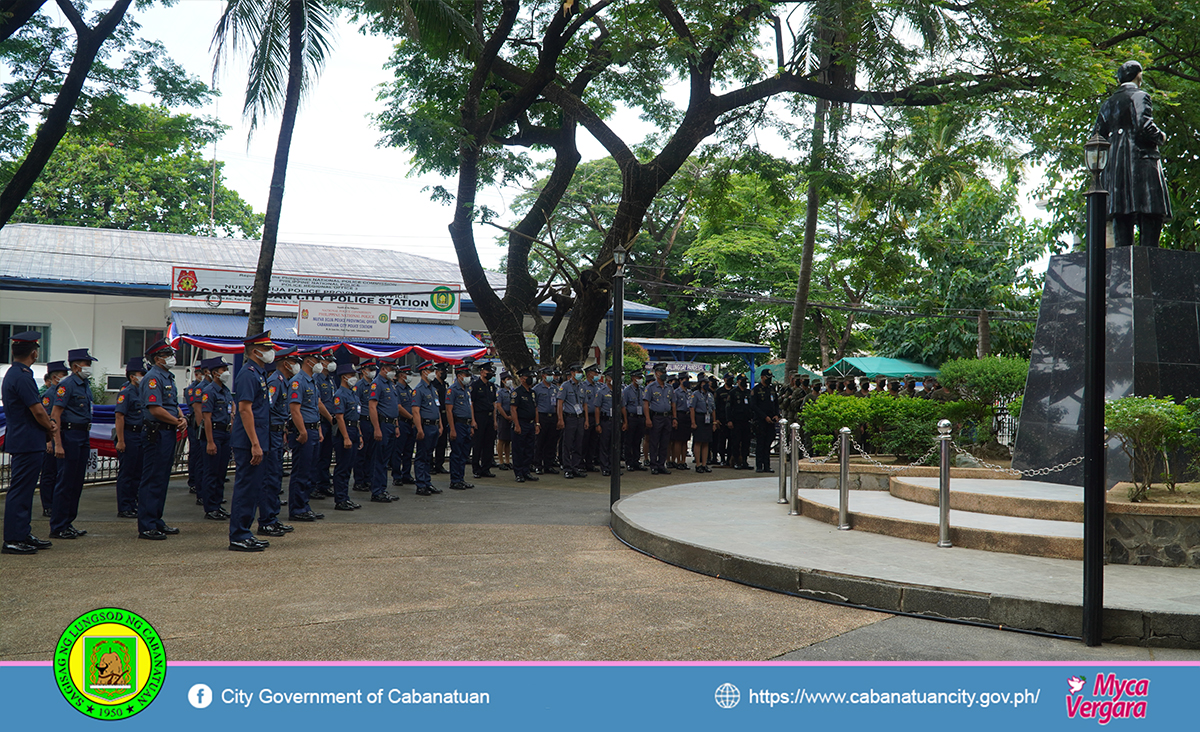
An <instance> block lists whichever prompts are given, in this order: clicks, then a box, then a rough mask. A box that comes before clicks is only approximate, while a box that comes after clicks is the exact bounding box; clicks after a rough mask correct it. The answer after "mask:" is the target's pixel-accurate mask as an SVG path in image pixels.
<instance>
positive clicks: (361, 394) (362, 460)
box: [354, 360, 379, 493]
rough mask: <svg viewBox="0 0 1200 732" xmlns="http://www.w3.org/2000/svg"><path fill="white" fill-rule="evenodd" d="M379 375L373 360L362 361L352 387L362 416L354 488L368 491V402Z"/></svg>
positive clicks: (371, 462) (371, 433) (371, 430)
mask: <svg viewBox="0 0 1200 732" xmlns="http://www.w3.org/2000/svg"><path fill="white" fill-rule="evenodd" d="M378 375H379V371H378V365H377V364H376V363H375V361H373V360H366V361H363V362H362V363H360V364H359V365H358V384H357V385H355V387H354V393H355V396H357V397H358V403H359V405H360V406H361V408H362V418H361V419H360V420H359V425H358V433H359V435H360V436H361V437H362V443H363V446H362V449H360V450H359V451H358V456H357V457H356V458H355V459H354V490H356V491H362V492H364V493H367V492H370V490H371V482H372V481H373V480H374V475H375V425H374V423H373V422H372V421H371V410H370V405H369V404H368V403H367V402H368V397H369V396H370V391H371V384H373V383H375V377H376V376H378Z"/></svg>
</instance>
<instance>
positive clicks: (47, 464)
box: [29, 331, 136, 518]
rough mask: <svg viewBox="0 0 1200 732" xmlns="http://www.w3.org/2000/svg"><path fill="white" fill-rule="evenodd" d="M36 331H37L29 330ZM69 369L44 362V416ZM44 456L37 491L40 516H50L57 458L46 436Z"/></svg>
mask: <svg viewBox="0 0 1200 732" xmlns="http://www.w3.org/2000/svg"><path fill="white" fill-rule="evenodd" d="M29 332H31V333H36V332H37V331H29ZM68 373H70V369H68V368H67V364H66V362H64V361H51V362H50V363H48V364H46V374H45V376H43V377H42V391H41V393H40V394H39V396H41V398H42V407H43V408H44V409H45V410H46V418H47V419H49V417H50V413H51V412H53V411H54V392H55V390H57V389H58V384H59V382H61V381H62V380H63V379H65V378H67V374H68ZM46 437H47V439H46V450H45V456H44V457H43V458H42V475H41V479H40V480H39V481H38V493H39V494H41V496H42V516H44V517H45V518H50V517H51V516H52V515H54V484H55V483H57V482H58V458H57V457H56V456H55V455H54V440H53V439H52V438H51V437H50V436H49V435H47V436H46ZM135 490H136V488H135Z"/></svg>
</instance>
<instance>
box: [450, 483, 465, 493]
mask: <svg viewBox="0 0 1200 732" xmlns="http://www.w3.org/2000/svg"><path fill="white" fill-rule="evenodd" d="M466 489H467V484H466V483H451V484H450V490H452V491H465V490H466Z"/></svg>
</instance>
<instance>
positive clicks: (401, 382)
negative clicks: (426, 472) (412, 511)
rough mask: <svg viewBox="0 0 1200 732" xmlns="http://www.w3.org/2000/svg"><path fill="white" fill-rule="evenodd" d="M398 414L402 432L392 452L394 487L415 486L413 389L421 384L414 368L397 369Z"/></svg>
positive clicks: (415, 438)
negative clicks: (414, 372)
mask: <svg viewBox="0 0 1200 732" xmlns="http://www.w3.org/2000/svg"><path fill="white" fill-rule="evenodd" d="M396 372H397V373H396V413H397V414H399V415H400V425H399V427H400V431H399V432H398V433H397V435H396V444H395V449H394V450H393V451H392V485H393V486H404V485H415V484H416V481H415V480H413V474H412V466H413V451H414V450H415V448H416V445H417V429H416V427H414V426H413V421H412V402H413V387H414V386H416V385H417V384H418V383H420V380H421V379H420V377H419V376H414V375H413V373H412V367H411V366H408V365H402V366H399V367H398V368H397V369H396Z"/></svg>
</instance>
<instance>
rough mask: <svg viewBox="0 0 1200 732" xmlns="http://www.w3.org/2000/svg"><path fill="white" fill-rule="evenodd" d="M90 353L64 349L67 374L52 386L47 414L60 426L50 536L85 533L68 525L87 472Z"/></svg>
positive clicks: (90, 390) (90, 414)
mask: <svg viewBox="0 0 1200 732" xmlns="http://www.w3.org/2000/svg"><path fill="white" fill-rule="evenodd" d="M95 360H96V359H95V358H93V357H92V355H91V354H90V353H88V350H87V349H86V348H75V349H72V350H70V351H67V366H69V367H70V369H71V375H70V376H68V377H67V378H65V379H63V380H62V381H61V382H59V384H58V388H57V389H55V390H54V410H53V411H52V412H51V414H50V418H51V419H52V420H54V421H55V422H56V423H58V425H59V427H60V429H59V431H58V432H57V433H55V436H54V454H55V456H56V457H58V458H59V463H58V481H57V482H55V484H54V507H53V512H52V514H51V516H50V538H52V539H75V538H77V537H80V536H83V535H84V534H86V533H87V532H86V531H80V530H79V529H77V528H75V527H74V526H73V525H72V522H73V521H75V517H76V516H77V515H78V514H79V496H80V494H81V493H82V492H83V477H84V474H85V473H86V472H87V462H88V455H89V453H90V451H91V442H90V439H89V438H90V436H91V429H92V382H91V378H92V362H93V361H95Z"/></svg>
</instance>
